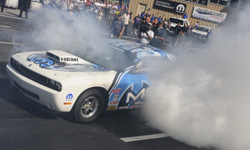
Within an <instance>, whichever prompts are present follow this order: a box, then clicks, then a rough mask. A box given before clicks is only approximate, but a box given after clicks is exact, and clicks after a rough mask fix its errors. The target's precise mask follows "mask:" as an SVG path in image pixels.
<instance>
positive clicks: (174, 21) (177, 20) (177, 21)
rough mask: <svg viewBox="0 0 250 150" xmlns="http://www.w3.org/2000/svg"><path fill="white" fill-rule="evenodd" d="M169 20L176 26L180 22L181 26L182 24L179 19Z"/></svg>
mask: <svg viewBox="0 0 250 150" xmlns="http://www.w3.org/2000/svg"><path fill="white" fill-rule="evenodd" d="M169 20H170V21H171V22H172V23H176V24H178V23H179V22H180V23H181V24H183V20H179V19H175V18H170V19H169Z"/></svg>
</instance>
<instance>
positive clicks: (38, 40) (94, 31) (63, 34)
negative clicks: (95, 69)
mask: <svg viewBox="0 0 250 150" xmlns="http://www.w3.org/2000/svg"><path fill="white" fill-rule="evenodd" d="M30 16H31V17H30V18H31V19H29V20H27V21H26V24H25V27H24V30H22V31H21V32H19V33H17V34H16V35H14V36H13V41H14V42H20V43H23V44H25V46H23V47H20V46H18V47H14V48H13V50H12V53H15V52H20V51H36V50H52V49H56V50H65V51H69V52H72V53H74V52H75V51H78V53H79V52H80V51H81V52H82V53H84V52H88V51H89V50H99V49H102V47H101V46H100V44H99V42H100V41H101V39H103V37H104V36H103V34H102V32H103V29H104V27H105V26H104V25H102V26H98V27H97V25H96V20H95V17H93V16H92V17H91V16H89V15H87V14H78V13H77V14H74V15H71V14H69V13H68V12H65V11H62V10H59V9H56V8H54V9H52V8H41V9H39V10H38V11H37V12H34V13H32V14H31V15H30Z"/></svg>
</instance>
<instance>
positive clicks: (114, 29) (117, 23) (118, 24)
mask: <svg viewBox="0 0 250 150" xmlns="http://www.w3.org/2000/svg"><path fill="white" fill-rule="evenodd" d="M124 29H125V24H124V21H123V19H122V14H121V13H119V14H118V16H117V18H115V19H114V20H113V22H112V25H111V27H110V32H111V37H113V36H114V37H117V38H119V37H120V36H121V35H122V33H123V31H124Z"/></svg>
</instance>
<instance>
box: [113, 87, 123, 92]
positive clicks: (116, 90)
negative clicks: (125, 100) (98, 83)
mask: <svg viewBox="0 0 250 150" xmlns="http://www.w3.org/2000/svg"><path fill="white" fill-rule="evenodd" d="M120 92H121V88H118V89H114V90H113V91H112V93H120Z"/></svg>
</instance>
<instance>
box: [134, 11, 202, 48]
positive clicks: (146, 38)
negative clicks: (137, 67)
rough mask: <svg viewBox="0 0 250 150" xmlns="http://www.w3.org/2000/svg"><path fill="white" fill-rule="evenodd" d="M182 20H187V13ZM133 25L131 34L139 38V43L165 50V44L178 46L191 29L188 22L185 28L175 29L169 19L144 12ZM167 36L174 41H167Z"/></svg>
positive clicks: (177, 26) (177, 27) (135, 19)
mask: <svg viewBox="0 0 250 150" xmlns="http://www.w3.org/2000/svg"><path fill="white" fill-rule="evenodd" d="M182 18H183V19H187V18H188V15H187V13H184V14H183V17H182ZM132 24H133V30H132V31H131V34H135V35H136V36H137V37H138V42H141V43H144V44H150V45H152V46H155V47H160V48H163V43H164V42H165V43H166V42H167V43H171V42H172V44H173V45H178V43H179V42H180V40H181V39H183V38H184V37H186V36H188V34H189V31H190V28H191V27H190V26H189V25H188V23H187V22H185V23H184V26H183V27H181V26H180V24H177V25H176V26H175V27H173V26H171V21H170V20H169V19H163V18H162V17H161V16H159V17H157V16H155V15H154V14H152V15H151V14H149V13H144V12H143V13H139V14H138V15H137V16H135V17H134V18H133V20H132ZM197 24H198V22H197ZM170 33H172V34H170ZM167 36H171V37H172V41H167Z"/></svg>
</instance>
